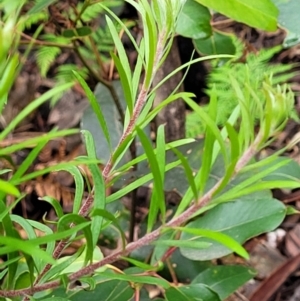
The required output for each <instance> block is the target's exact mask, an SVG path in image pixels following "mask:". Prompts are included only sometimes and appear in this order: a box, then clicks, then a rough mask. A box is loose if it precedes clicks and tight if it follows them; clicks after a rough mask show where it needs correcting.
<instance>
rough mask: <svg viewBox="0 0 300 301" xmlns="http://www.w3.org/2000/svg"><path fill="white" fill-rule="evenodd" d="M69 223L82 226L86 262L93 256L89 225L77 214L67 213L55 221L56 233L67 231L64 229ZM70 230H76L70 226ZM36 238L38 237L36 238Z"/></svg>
mask: <svg viewBox="0 0 300 301" xmlns="http://www.w3.org/2000/svg"><path fill="white" fill-rule="evenodd" d="M70 224H75V225H78V226H83V228H82V231H83V233H84V236H85V239H86V258H85V260H86V261H85V262H86V263H87V262H88V261H89V260H92V258H93V250H94V245H93V236H92V231H91V229H90V227H89V225H90V223H86V219H85V218H84V217H82V216H80V215H78V214H74V213H69V214H66V215H64V216H63V217H62V218H61V219H60V220H59V221H58V223H57V234H59V232H64V230H65V231H68V230H66V229H69V227H70ZM70 230H73V233H72V234H75V233H76V232H77V231H76V230H75V227H72V228H71V229H70ZM36 240H38V239H36Z"/></svg>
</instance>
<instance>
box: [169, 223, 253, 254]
mask: <svg viewBox="0 0 300 301" xmlns="http://www.w3.org/2000/svg"><path fill="white" fill-rule="evenodd" d="M175 229H177V230H180V231H182V232H184V233H188V234H193V235H196V236H200V237H206V238H209V239H211V240H214V241H217V242H218V243H220V244H222V245H224V246H226V247H227V248H228V249H230V250H231V251H233V252H235V253H237V254H238V255H240V256H242V257H244V258H245V259H249V255H248V253H247V251H246V250H245V249H244V248H243V247H242V246H241V245H240V244H239V243H238V242H237V241H235V240H234V239H232V238H231V237H230V236H228V235H225V234H223V233H220V232H216V231H211V230H207V229H199V228H197V229H196V228H190V227H176V228H175Z"/></svg>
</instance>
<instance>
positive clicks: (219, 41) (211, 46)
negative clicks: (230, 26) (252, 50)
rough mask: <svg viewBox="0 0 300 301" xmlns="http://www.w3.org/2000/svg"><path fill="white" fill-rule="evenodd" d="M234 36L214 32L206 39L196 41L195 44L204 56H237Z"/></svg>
mask: <svg viewBox="0 0 300 301" xmlns="http://www.w3.org/2000/svg"><path fill="white" fill-rule="evenodd" d="M233 37H234V36H233V35H230V34H225V33H220V32H216V31H214V32H213V34H212V35H211V36H209V37H207V38H205V39H194V40H193V43H194V46H195V48H196V49H197V51H198V52H200V53H201V54H202V55H212V54H235V52H236V48H235V45H234V43H233Z"/></svg>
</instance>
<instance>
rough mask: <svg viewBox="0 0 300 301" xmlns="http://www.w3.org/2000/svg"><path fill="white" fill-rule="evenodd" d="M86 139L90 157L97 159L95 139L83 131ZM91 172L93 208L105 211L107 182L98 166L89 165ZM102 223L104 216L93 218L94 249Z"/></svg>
mask: <svg viewBox="0 0 300 301" xmlns="http://www.w3.org/2000/svg"><path fill="white" fill-rule="evenodd" d="M82 133H83V135H84V138H85V144H86V150H87V153H88V156H89V157H90V158H92V159H96V150H95V145H94V139H93V137H92V134H91V133H90V132H88V131H82ZM88 167H89V170H90V171H91V174H92V177H93V181H94V183H93V185H94V196H93V198H94V203H93V208H94V209H101V210H102V209H104V208H105V204H106V193H105V190H106V187H105V181H104V178H103V176H102V172H101V170H100V168H99V167H98V165H97V164H93V165H89V166H88ZM102 222H103V217H102V216H94V217H93V218H92V225H91V230H92V237H93V239H92V246H93V247H92V249H94V248H95V246H96V245H97V242H98V239H99V235H100V232H101V229H102Z"/></svg>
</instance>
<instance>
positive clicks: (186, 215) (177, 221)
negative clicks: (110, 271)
mask: <svg viewBox="0 0 300 301" xmlns="http://www.w3.org/2000/svg"><path fill="white" fill-rule="evenodd" d="M259 142H260V141H259V137H257V138H256V139H255V141H254V142H253V144H252V145H251V146H250V147H249V149H247V150H246V151H245V152H244V154H243V155H242V157H241V158H240V159H239V160H238V162H237V165H236V166H237V167H238V168H236V170H235V174H234V175H233V176H232V178H233V177H235V175H236V174H237V173H239V172H240V171H241V169H242V168H243V167H245V166H246V165H247V164H248V162H249V161H250V160H251V159H252V157H253V155H255V154H256V152H257V151H258V150H257V149H256V148H255V147H256V146H257V145H259ZM250 149H251V151H249V150H250ZM222 181H223V178H222V179H220V180H219V181H218V182H217V183H216V185H215V186H214V187H213V188H211V189H210V190H209V191H208V192H207V193H206V194H205V195H204V196H202V197H201V198H200V199H199V200H198V201H197V202H194V203H193V205H191V207H189V208H188V209H187V210H186V211H184V212H183V213H182V214H180V215H179V216H177V217H175V218H173V219H172V220H170V221H169V222H168V223H166V224H165V225H163V226H161V227H159V228H158V229H156V230H154V231H153V232H151V233H148V234H146V235H145V236H143V237H142V238H140V239H139V240H137V241H135V242H132V243H129V244H128V245H127V246H126V248H125V249H124V250H122V249H121V250H119V251H116V252H115V253H112V254H111V255H108V256H107V257H105V258H104V259H102V260H100V261H98V262H96V263H93V264H91V265H89V266H86V267H84V268H82V269H80V270H79V271H77V272H75V273H73V274H71V275H70V276H69V277H68V279H69V281H70V282H71V281H75V280H77V279H79V278H81V277H83V276H86V275H90V274H92V273H94V271H95V270H97V269H98V268H100V267H102V266H104V265H107V264H111V263H113V262H115V261H117V260H119V259H120V258H121V257H122V256H126V255H128V254H129V253H131V252H132V251H134V250H137V249H139V248H141V247H142V246H145V245H149V244H150V243H151V242H153V241H154V240H156V239H158V238H159V237H160V235H161V232H162V231H163V230H164V229H165V228H166V227H167V228H172V227H178V226H180V225H182V224H183V223H185V222H187V221H188V220H189V219H190V218H191V217H193V216H194V215H195V214H196V213H197V211H199V210H200V209H201V208H203V207H205V206H206V205H207V204H208V203H209V202H210V201H211V200H212V197H213V195H214V192H215V191H217V190H218V188H219V186H220V185H221V183H222ZM59 285H60V281H58V280H56V281H52V282H48V283H46V284H41V285H36V286H34V287H33V288H26V289H20V290H14V291H0V296H1V297H7V298H10V297H16V296H24V295H28V294H33V293H36V292H40V291H44V290H46V289H53V288H56V287H58V286H59Z"/></svg>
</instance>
